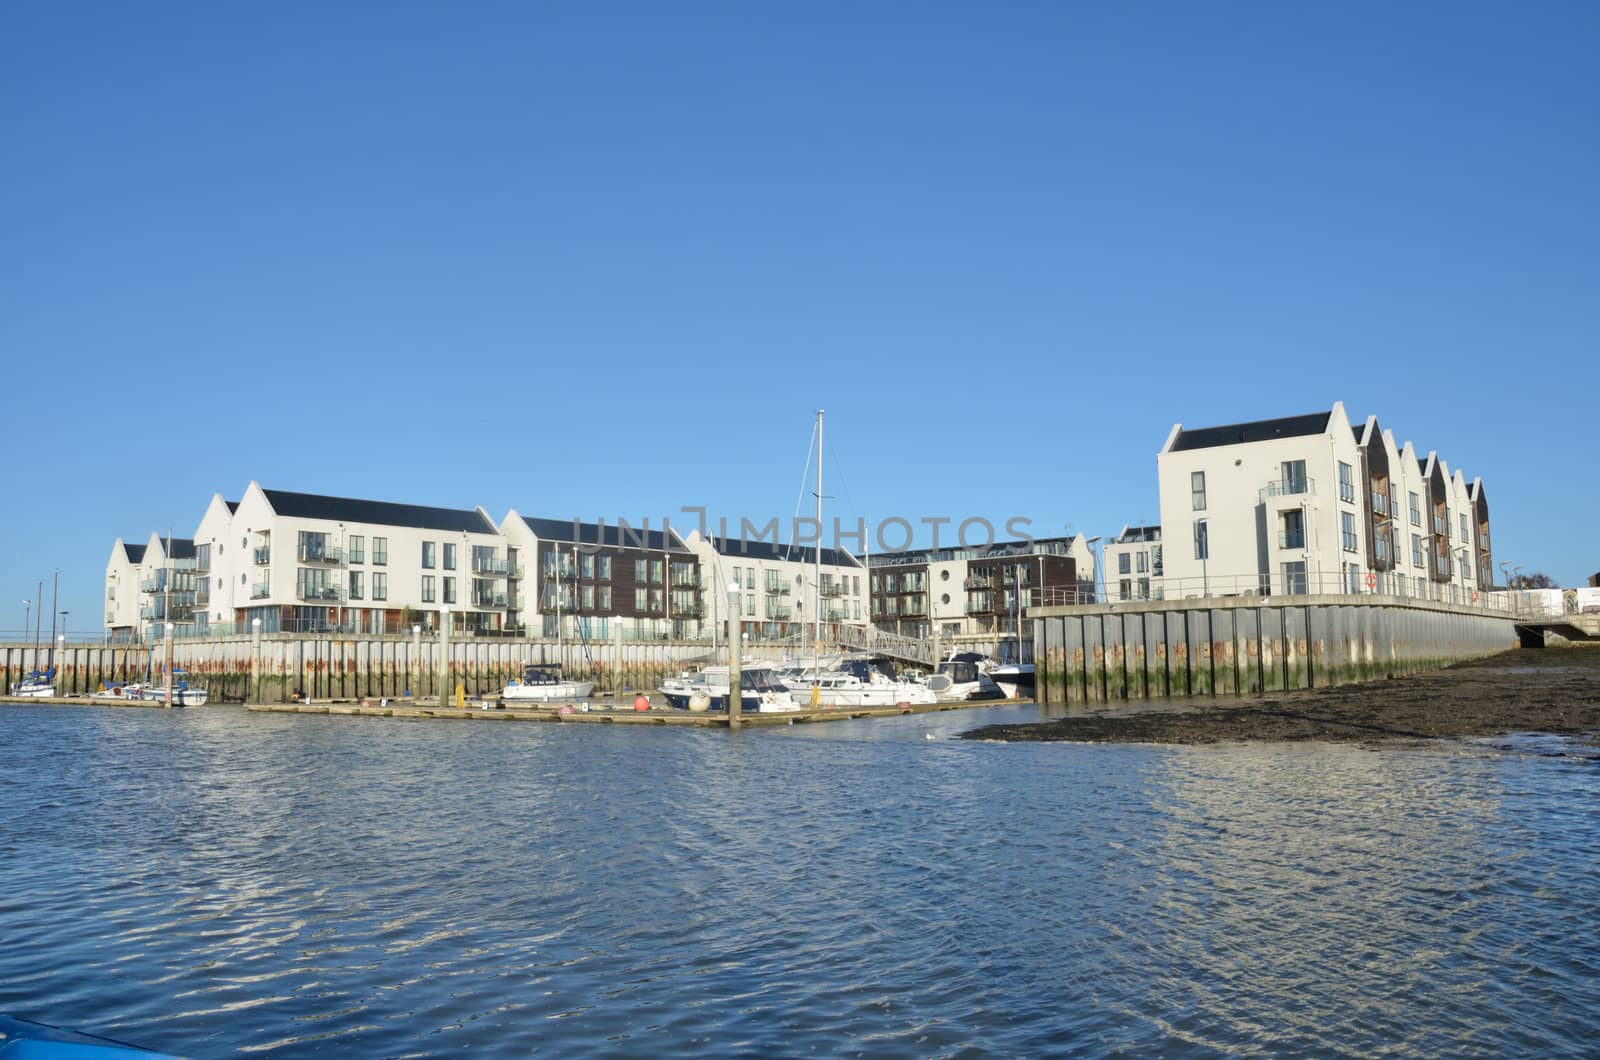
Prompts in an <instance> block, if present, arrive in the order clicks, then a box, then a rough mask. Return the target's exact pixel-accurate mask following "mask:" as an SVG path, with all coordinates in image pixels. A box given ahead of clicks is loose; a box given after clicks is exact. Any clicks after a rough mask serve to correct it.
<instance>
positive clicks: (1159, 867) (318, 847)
mask: <svg viewBox="0 0 1600 1060" xmlns="http://www.w3.org/2000/svg"><path fill="white" fill-rule="evenodd" d="M1026 716H1028V715H1027V712H1026V710H1025V709H1022V708H1018V709H1015V710H999V711H996V710H990V711H984V712H981V713H957V714H939V715H931V716H926V717H918V718H901V719H893V720H889V721H878V722H845V723H836V724H831V725H826V726H803V725H802V726H794V727H786V728H782V729H776V730H762V731H751V732H746V733H743V734H739V735H736V736H732V737H730V735H729V734H727V733H723V732H702V731H688V730H684V731H678V730H673V731H668V730H665V729H654V728H649V729H647V728H634V727H624V726H615V727H612V726H594V725H582V726H579V725H569V726H560V725H537V724H517V723H486V722H474V723H454V724H452V723H445V722H414V721H401V720H375V719H353V718H324V717H293V716H284V715H270V714H247V713H245V712H243V711H242V710H241V709H239V708H232V707H207V708H203V709H195V710H186V711H185V710H179V711H172V712H164V711H146V710H116V709H63V708H47V707H14V708H5V709H3V710H0V725H3V726H4V742H3V744H0V746H3V747H4V769H3V770H0V822H3V826H0V1011H6V1012H10V1013H13V1014H19V1015H28V1016H32V1017H34V1018H38V1019H44V1020H47V1021H49V1022H53V1023H61V1024H66V1025H69V1026H76V1027H79V1028H81V1029H85V1030H90V1031H95V1032H98V1033H102V1034H109V1035H111V1036H113V1037H118V1038H123V1039H127V1040H130V1041H135V1042H138V1043H140V1044H144V1045H147V1046H150V1047H153V1048H162V1049H167V1050H170V1051H174V1052H179V1053H184V1054H188V1055H192V1056H225V1055H235V1054H241V1053H278V1054H280V1055H307V1054H314V1053H325V1054H341V1055H361V1056H426V1055H439V1054H456V1053H460V1052H464V1051H467V1050H472V1051H475V1052H479V1053H482V1054H491V1055H492V1054H504V1055H524V1054H528V1053H533V1052H546V1053H573V1052H577V1051H582V1052H585V1053H611V1054H621V1055H653V1054H661V1053H676V1054H687V1053H722V1054H726V1053H746V1052H769V1053H779V1054H795V1053H807V1052H810V1053H820V1054H838V1053H857V1054H864V1055H872V1056H895V1055H907V1056H923V1055H948V1054H971V1055H980V1054H1015V1055H1039V1054H1047V1053H1062V1052H1068V1051H1072V1052H1078V1053H1084V1054H1090V1055H1100V1054H1119V1053H1122V1054H1150V1053H1154V1052H1159V1053H1162V1054H1164V1055H1169V1056H1212V1055H1223V1054H1241V1053H1242V1054H1251V1053H1256V1054H1285V1053H1293V1054H1300V1055H1304V1054H1348V1055H1372V1054H1375V1053H1383V1052H1396V1053H1401V1054H1415V1055H1439V1054H1449V1055H1504V1054H1508V1053H1510V1054H1521V1055H1535V1054H1537V1055H1550V1054H1560V1053H1567V1054H1572V1055H1578V1054H1588V1055H1594V1052H1593V1051H1594V1049H1595V1045H1594V1038H1593V1036H1592V1035H1593V1028H1594V1026H1596V1025H1597V1024H1600V986H1597V984H1600V941H1597V934H1596V932H1597V927H1600V871H1597V865H1600V827H1597V826H1600V802H1597V800H1596V795H1597V788H1600V783H1597V778H1600V766H1597V765H1596V764H1595V763H1594V762H1593V761H1591V760H1589V759H1586V758H1585V757H1583V756H1582V755H1576V756H1570V755H1569V756H1563V755H1560V754H1550V753H1549V752H1550V751H1551V750H1552V749H1554V750H1557V751H1559V750H1561V746H1560V745H1559V744H1557V745H1556V746H1554V747H1552V745H1551V742H1550V741H1530V742H1529V743H1528V744H1527V745H1525V746H1524V745H1520V744H1518V743H1517V742H1516V741H1512V742H1511V743H1510V744H1509V745H1507V744H1506V742H1505V741H1501V742H1500V743H1499V745H1490V744H1487V743H1485V744H1466V745H1448V746H1446V747H1443V748H1441V749H1437V750H1423V751H1419V750H1392V751H1378V752H1374V751H1368V750H1361V749H1357V748H1352V747H1345V746H1323V745H1304V746H1302V745H1294V746H1274V745H1269V746H1256V747H1240V746H1230V747H1211V748H1167V747H1138V746H1076V745H999V744H986V743H970V742H965V741H957V740H953V739H951V738H950V737H951V736H952V735H953V734H954V733H956V732H958V731H960V730H962V729H965V728H970V727H974V726H976V725H978V724H981V723H984V722H988V721H995V720H1014V719H1016V718H1019V717H1026ZM929 737H932V738H931V739H930V738H929Z"/></svg>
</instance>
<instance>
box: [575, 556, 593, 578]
mask: <svg viewBox="0 0 1600 1060" xmlns="http://www.w3.org/2000/svg"><path fill="white" fill-rule="evenodd" d="M578 576H579V577H581V578H583V579H584V580H585V581H590V580H592V579H593V578H594V553H593V552H585V553H584V554H583V555H581V556H579V557H578Z"/></svg>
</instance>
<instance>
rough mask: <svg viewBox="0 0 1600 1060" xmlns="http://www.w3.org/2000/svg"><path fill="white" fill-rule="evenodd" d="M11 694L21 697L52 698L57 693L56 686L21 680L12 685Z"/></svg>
mask: <svg viewBox="0 0 1600 1060" xmlns="http://www.w3.org/2000/svg"><path fill="white" fill-rule="evenodd" d="M11 694H12V695H13V696H16V697H17V698H19V699H51V698H54V696H55V694H56V686H55V685H37V684H33V683H32V682H29V681H19V682H18V683H16V684H14V685H12V686H11Z"/></svg>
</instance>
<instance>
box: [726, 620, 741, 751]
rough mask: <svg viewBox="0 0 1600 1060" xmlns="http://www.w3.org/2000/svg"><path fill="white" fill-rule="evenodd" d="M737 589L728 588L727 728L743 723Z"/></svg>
mask: <svg viewBox="0 0 1600 1060" xmlns="http://www.w3.org/2000/svg"><path fill="white" fill-rule="evenodd" d="M739 625H740V622H739V590H738V589H737V588H730V589H729V590H728V728H730V729H737V728H739V727H740V726H741V725H743V724H744V720H743V719H742V718H741V717H740V716H739V713H740V711H741V710H742V709H743V707H744V700H743V699H742V698H740V697H741V691H740V688H739V642H740V641H741V640H742V639H743V637H742V636H741V635H740V630H739Z"/></svg>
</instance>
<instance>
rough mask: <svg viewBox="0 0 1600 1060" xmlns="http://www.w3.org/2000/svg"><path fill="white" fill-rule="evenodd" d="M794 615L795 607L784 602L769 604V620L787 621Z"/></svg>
mask: <svg viewBox="0 0 1600 1060" xmlns="http://www.w3.org/2000/svg"><path fill="white" fill-rule="evenodd" d="M792 617H794V608H792V607H789V606H787V605H784V604H774V603H771V602H768V604H767V620H768V621H770V622H787V621H788V620H789V619H790V618H792Z"/></svg>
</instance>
